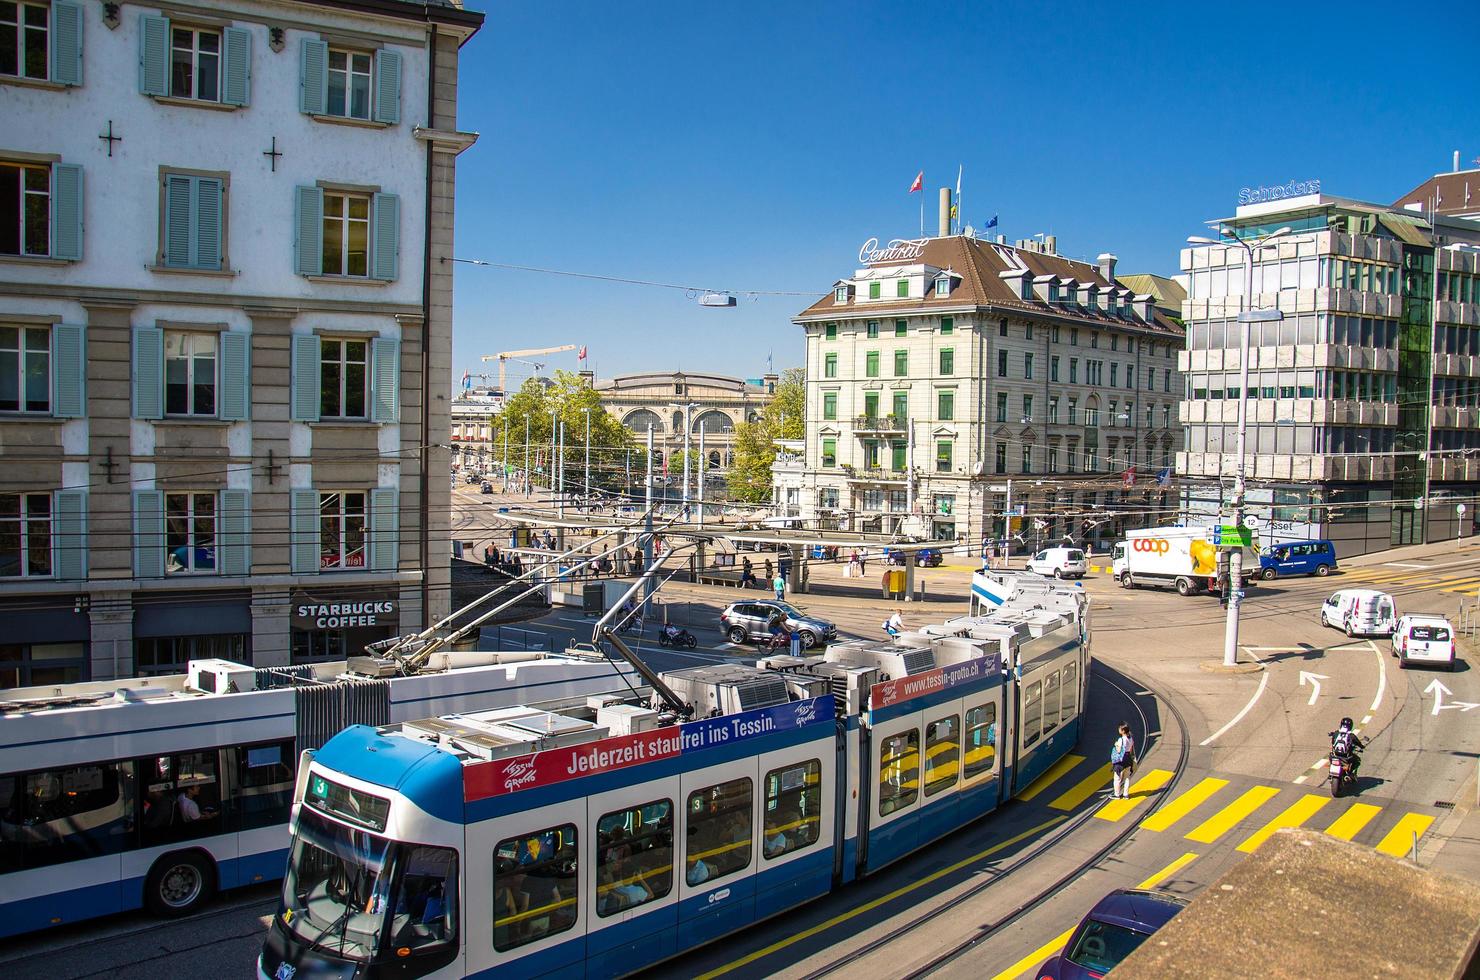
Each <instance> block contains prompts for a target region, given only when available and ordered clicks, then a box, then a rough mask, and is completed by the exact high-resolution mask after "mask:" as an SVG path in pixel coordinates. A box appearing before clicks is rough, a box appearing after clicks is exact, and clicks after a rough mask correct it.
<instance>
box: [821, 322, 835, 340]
mask: <svg viewBox="0 0 1480 980" xmlns="http://www.w3.org/2000/svg"><path fill="white" fill-rule="evenodd" d="M822 336H823V337H824V338H826V339H827V340H837V339H838V325H837V324H836V323H829V324H828V325H827V326H825V327H823V328H822Z"/></svg>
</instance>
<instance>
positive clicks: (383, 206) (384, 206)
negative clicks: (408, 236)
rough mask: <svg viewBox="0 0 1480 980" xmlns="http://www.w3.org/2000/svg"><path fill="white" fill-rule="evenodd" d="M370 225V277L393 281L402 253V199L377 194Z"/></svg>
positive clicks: (392, 195)
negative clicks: (398, 259) (398, 258)
mask: <svg viewBox="0 0 1480 980" xmlns="http://www.w3.org/2000/svg"><path fill="white" fill-rule="evenodd" d="M370 223H371V232H370V234H371V236H372V238H371V241H370V253H371V254H370V277H371V278H372V279H384V280H386V281H390V280H393V279H395V278H396V265H397V257H398V256H399V255H400V252H401V199H400V198H399V197H397V196H396V195H395V194H376V195H375V197H374V199H373V200H372V207H371V217H370Z"/></svg>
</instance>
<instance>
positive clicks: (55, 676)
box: [0, 643, 87, 688]
mask: <svg viewBox="0 0 1480 980" xmlns="http://www.w3.org/2000/svg"><path fill="white" fill-rule="evenodd" d="M86 668H87V644H85V643H0V688H10V687H46V686H51V685H54V684H75V683H77V682H78V681H81V680H85V679H86V677H87V670H86Z"/></svg>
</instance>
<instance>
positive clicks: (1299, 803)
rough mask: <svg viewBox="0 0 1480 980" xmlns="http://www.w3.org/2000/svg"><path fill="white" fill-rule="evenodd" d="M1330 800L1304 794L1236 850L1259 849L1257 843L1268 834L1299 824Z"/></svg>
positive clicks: (1266, 837)
mask: <svg viewBox="0 0 1480 980" xmlns="http://www.w3.org/2000/svg"><path fill="white" fill-rule="evenodd" d="M1330 802H1331V800H1330V798H1329V797H1325V796H1316V795H1315V794H1314V793H1307V794H1305V795H1304V796H1302V797H1301V798H1300V799H1298V800H1296V801H1295V802H1294V803H1292V804H1290V805H1289V806H1287V807H1285V809H1284V811H1283V812H1282V813H1280V815H1279V816H1277V817H1275V818H1274V819H1273V820H1271V821H1270V822H1269V823H1267V824H1265V825H1264V826H1263V827H1260V828H1259V829H1258V830H1256V831H1254V832H1253V833H1252V834H1250V835H1249V837H1248V839H1247V840H1245V841H1244V842H1243V843H1242V844H1240V845H1239V846H1238V850H1240V851H1243V852H1244V853H1245V854H1252V853H1254V852H1255V851H1256V850H1258V849H1259V845H1260V844H1263V843H1264V842H1265V841H1266V840H1268V839H1269V836H1270V835H1271V834H1273V833H1274V832H1275V831H1276V830H1279V829H1281V828H1282V827H1299V826H1301V825H1302V824H1304V823H1305V822H1306V821H1307V820H1309V819H1310V818H1311V817H1313V816H1315V815H1316V814H1317V813H1319V812H1320V810H1321V807H1323V806H1325V805H1326V804H1327V803H1330Z"/></svg>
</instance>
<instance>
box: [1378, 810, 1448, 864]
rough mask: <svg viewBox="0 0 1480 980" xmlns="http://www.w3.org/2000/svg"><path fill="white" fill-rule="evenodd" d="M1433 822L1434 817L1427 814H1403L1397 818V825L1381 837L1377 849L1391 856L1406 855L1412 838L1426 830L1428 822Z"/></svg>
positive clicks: (1420, 835)
mask: <svg viewBox="0 0 1480 980" xmlns="http://www.w3.org/2000/svg"><path fill="white" fill-rule="evenodd" d="M1433 822H1434V818H1433V817H1431V816H1428V815H1427V814H1423V813H1409V814H1405V815H1404V816H1403V819H1402V820H1399V821H1398V823H1397V825H1396V826H1395V827H1393V829H1392V830H1389V831H1388V834H1387V836H1386V837H1384V838H1383V839H1382V843H1380V844H1378V845H1377V849H1378V850H1379V851H1381V852H1382V853H1383V854H1389V855H1392V856H1393V857H1397V858H1400V857H1407V856H1408V854H1409V852H1410V851H1411V850H1412V849H1413V841H1414V838H1417V837H1422V836H1423V832H1424V831H1425V830H1428V829H1429V824H1431V823H1433Z"/></svg>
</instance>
